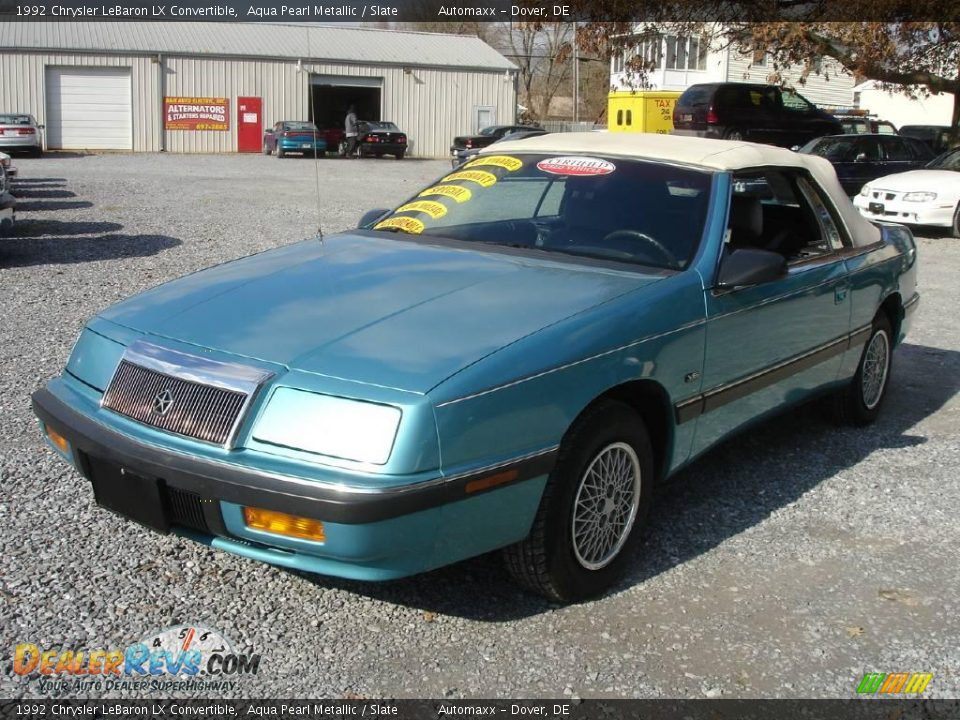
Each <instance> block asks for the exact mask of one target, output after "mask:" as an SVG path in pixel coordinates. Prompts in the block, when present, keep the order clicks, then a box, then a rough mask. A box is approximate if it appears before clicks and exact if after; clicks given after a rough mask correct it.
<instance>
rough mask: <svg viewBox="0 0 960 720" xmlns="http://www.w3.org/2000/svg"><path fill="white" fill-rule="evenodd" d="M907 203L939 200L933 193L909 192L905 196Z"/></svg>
mask: <svg viewBox="0 0 960 720" xmlns="http://www.w3.org/2000/svg"><path fill="white" fill-rule="evenodd" d="M903 199H904V200H906V201H907V202H930V201H931V200H936V199H937V194H936V193H932V192H909V193H907V194H906V195H904V196H903Z"/></svg>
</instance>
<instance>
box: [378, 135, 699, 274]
mask: <svg viewBox="0 0 960 720" xmlns="http://www.w3.org/2000/svg"><path fill="white" fill-rule="evenodd" d="M710 183H711V174H710V173H709V172H706V171H702V170H694V169H689V168H682V167H675V166H671V165H666V164H661V163H654V162H644V161H640V160H625V159H623V158H610V157H598V156H585V155H583V156H582V155H576V156H571V155H566V156H556V155H543V154H535V155H534V154H515V155H482V156H480V157H478V158H477V159H475V160H472V161H470V162H468V163H467V164H466V165H464V166H462V167H461V168H458V169H457V170H456V171H454V172H453V173H451V174H449V175H446V176H445V177H443V178H442V179H441V180H439V181H438V182H436V183H435V184H433V185H431V186H430V187H428V188H426V189H425V190H423V191H422V192H420V194H419V195H417V196H415V197H413V198H411V199H410V200H409V201H407V202H406V203H404V204H403V205H401V206H400V207H398V208H397V209H396V210H394V211H393V212H392V213H390V214H389V215H387V216H386V217H385V218H384V219H382V220H379V221H378V222H376V223H375V224H374V225H373V226H372V228H371V229H373V230H379V231H384V232H403V233H410V234H414V235H421V236H436V237H438V238H446V239H453V240H461V241H466V242H472V243H479V244H483V245H487V246H489V245H502V246H507V247H512V248H523V249H527V250H530V251H531V252H536V253H554V254H563V255H568V256H580V257H588V258H598V259H604V260H614V261H619V262H626V263H635V264H639V265H652V266H655V267H660V268H667V269H673V270H681V269H683V268H685V267H687V266H688V265H689V264H690V261H691V260H692V258H693V256H694V253H695V252H696V250H697V247H699V244H700V238H701V235H702V233H703V226H704V222H705V218H706V213H707V203H708V199H709V194H710V193H709V190H710Z"/></svg>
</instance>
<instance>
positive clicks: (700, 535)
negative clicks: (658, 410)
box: [295, 344, 960, 622]
mask: <svg viewBox="0 0 960 720" xmlns="http://www.w3.org/2000/svg"><path fill="white" fill-rule="evenodd" d="M958 392H960V353H958V352H954V351H949V350H941V349H938V348H931V347H925V346H920V345H912V344H905V345H903V346H902V347H900V348H899V349H898V350H897V352H896V355H895V360H894V367H893V375H892V377H891V384H890V390H889V395H888V396H887V398H886V401H885V406H884V409H883V412H882V413H881V416H880V418H879V419H878V420H877V422H876V423H875V424H873V425H871V426H869V427H866V428H849V427H837V426H836V425H834V424H833V423H832V422H830V421H829V419H828V418H827V417H826V415H825V413H824V407H823V405H824V403H822V402H814V403H809V404H806V405H802V406H799V407H797V408H796V409H794V410H790V411H788V412H787V413H785V414H781V415H777V416H773V417H771V418H769V419H767V420H765V421H763V422H761V423H758V424H756V425H754V426H752V427H751V428H750V429H748V430H747V431H746V432H744V433H741V434H739V435H737V436H736V437H734V438H731V439H730V440H729V441H727V442H724V443H723V444H721V445H720V446H719V447H717V448H715V449H714V450H712V451H710V452H708V453H707V454H706V455H704V456H703V457H701V458H700V459H698V460H697V461H696V462H694V463H692V464H691V465H690V466H688V467H687V468H686V469H684V470H682V471H681V472H680V473H678V475H676V476H675V477H674V478H673V480H672V481H671V482H670V483H669V484H668V485H666V486H665V487H663V488H661V489H660V491H659V492H658V493H657V497H656V498H655V501H654V508H653V512H652V513H651V515H650V518H651V519H650V521H649V523H648V526H647V528H646V529H645V534H644V537H643V539H642V541H641V545H640V549H639V552H638V554H637V557H636V558H635V560H634V562H633V563H632V565H631V567H630V569H629V570H628V572H627V573H626V576H625V578H624V580H623V581H622V582H621V583H620V584H619V585H618V586H617V587H615V588H614V589H613V590H611V591H610V592H609V593H608V595H607V597H610V596H613V595H616V594H618V593H620V592H622V591H624V590H627V589H629V588H631V587H633V586H635V585H638V584H640V583H643V582H644V581H646V580H647V579H649V578H653V577H656V576H657V575H659V574H661V573H663V572H665V571H667V570H670V569H672V568H674V567H676V566H678V565H681V564H683V563H685V562H687V561H688V560H690V559H692V558H695V557H697V556H698V555H701V554H703V553H705V552H708V551H710V550H712V549H714V548H716V547H717V546H718V545H720V544H721V543H723V542H724V541H725V540H727V539H729V538H731V537H733V536H735V535H738V534H739V533H741V532H743V531H745V530H747V529H749V528H751V527H753V526H755V525H757V524H759V523H761V522H763V521H764V520H766V519H767V518H768V517H769V516H770V515H771V514H773V513H774V512H776V511H777V510H779V509H780V508H783V507H785V506H787V505H789V504H791V503H793V502H795V501H796V500H797V499H799V498H800V497H801V496H802V495H804V494H805V493H807V492H808V491H810V490H811V489H813V488H814V487H816V486H817V485H819V484H820V483H821V482H823V481H824V480H826V479H828V478H831V477H833V476H834V475H836V474H837V473H840V472H842V471H844V470H847V469H849V468H851V467H852V466H854V465H856V464H857V463H858V462H860V461H861V460H863V459H864V458H866V457H867V456H868V455H870V454H871V453H873V452H874V451H877V450H889V449H896V448H906V447H912V446H915V445H920V444H923V443H924V442H926V437H924V436H923V435H922V434H919V433H916V432H914V431H913V428H914V426H915V425H917V423H919V422H921V421H922V420H924V419H925V418H927V417H929V416H931V415H933V414H934V413H936V412H937V411H938V410H940V409H941V408H942V407H943V406H944V405H945V404H946V403H947V402H948V401H949V400H950V399H951V398H952V397H953V396H954V395H956V394H957V393H958ZM295 574H298V575H301V576H302V577H304V578H306V579H308V580H309V581H310V582H312V583H314V584H316V585H317V586H318V587H324V588H326V587H336V588H340V589H343V590H347V591H349V592H352V593H356V594H357V595H362V596H365V597H369V598H371V599H375V600H380V601H383V602H389V603H394V604H397V605H403V606H408V607H415V608H419V609H422V610H423V611H424V612H425V613H428V614H429V613H443V614H447V615H452V616H457V617H465V618H468V619H472V620H480V621H490V622H503V621H506V620H512V619H517V618H522V617H527V616H531V615H536V614H539V613H542V612H545V611H547V610H550V609H553V608H555V607H557V606H556V605H554V604H552V603H550V602H548V601H546V600H544V599H542V598H539V597H537V596H534V595H530V594H527V593H524V592H523V591H521V590H519V589H518V588H517V586H516V585H514V584H513V582H512V581H511V579H510V577H509V576H508V575H507V573H506V571H505V570H504V569H503V567H502V565H501V563H500V559H499V556H498V554H497V553H491V554H488V555H484V556H481V557H478V558H474V559H472V560H466V561H464V562H461V563H458V564H456V565H451V566H448V567H445V568H441V569H439V570H435V571H433V572H430V573H425V574H423V575H418V576H414V577H411V578H406V579H404V580H396V581H391V582H386V583H359V582H352V581H347V580H339V579H336V578H328V577H320V576H316V575H307V574H302V573H295Z"/></svg>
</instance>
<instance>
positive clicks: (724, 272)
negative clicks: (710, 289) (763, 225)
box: [717, 248, 787, 290]
mask: <svg viewBox="0 0 960 720" xmlns="http://www.w3.org/2000/svg"><path fill="white" fill-rule="evenodd" d="M786 272H787V259H786V258H785V257H783V255H781V254H780V253H775V252H771V251H770V250H760V249H757V248H738V249H736V250H734V251H733V252H732V253H730V254H729V255H727V256H726V257H725V258H724V259H723V261H722V262H721V263H720V271H719V272H718V273H717V287H718V288H721V289H724V290H731V289H733V288H738V287H746V286H747V285H759V284H760V283H765V282H770V281H771V280H776V279H778V278H781V277H783V276H784V275H785V274H786Z"/></svg>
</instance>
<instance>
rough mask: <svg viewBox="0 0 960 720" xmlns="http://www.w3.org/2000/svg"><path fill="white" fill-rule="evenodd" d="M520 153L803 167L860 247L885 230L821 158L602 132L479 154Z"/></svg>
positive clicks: (542, 138) (731, 167)
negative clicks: (855, 201) (864, 212)
mask: <svg viewBox="0 0 960 720" xmlns="http://www.w3.org/2000/svg"><path fill="white" fill-rule="evenodd" d="M519 152H535V153H545V154H553V153H557V154H570V155H591V154H597V155H603V156H607V157H610V156H614V157H624V158H636V159H643V160H660V161H664V162H675V163H682V164H684V165H694V166H698V167H703V168H707V169H711V170H723V171H729V172H735V171H737V170H747V169H751V168H763V167H796V168H803V169H805V170H807V171H809V172H810V174H811V175H813V177H814V178H815V179H816V180H817V181H818V182H819V183H820V185H821V186H822V187H823V189H824V190H826V191H827V192H828V193H829V194H830V197H831V198H832V199H833V203H834V205H835V206H836V208H837V210H838V212H839V213H840V215H841V217H842V218H843V222H844V224H845V225H846V226H847V229H848V230H849V232H850V236H851V238H852V239H853V242H854V244H855V245H869V244H870V243H873V242H876V241H877V240H879V239H880V230H879V229H878V228H877V227H876V226H875V225H873V224H871V223H870V222H868V221H867V220H866V219H865V218H864V217H863V216H861V215H860V213H859V212H858V211H857V209H856V208H855V207H854V206H853V203H851V202H850V199H849V198H848V197H847V195H846V193H844V191H843V188H841V187H840V182H839V181H838V180H837V174H836V172H834V170H833V166H832V165H831V164H830V163H829V161H827V160H825V159H824V158H821V157H817V156H816V155H804V154H801V153H796V152H793V151H792V150H786V149H785V148H779V147H774V146H772V145H760V144H758V143H749V142H741V141H733V140H709V139H706V138H693V137H683V136H678V135H656V134H653V133H603V132H580V133H549V134H547V135H538V136H534V137H528V138H523V139H520V140H514V141H510V140H502V141H500V142H498V143H497V144H496V145H493V146H490V147H487V148H484V149H483V150H481V151H480V153H481V154H483V155H491V154H497V155H499V154H504V153H519Z"/></svg>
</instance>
